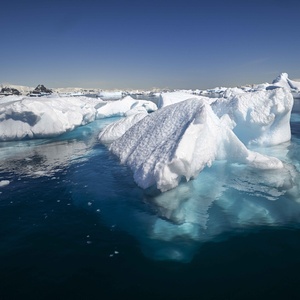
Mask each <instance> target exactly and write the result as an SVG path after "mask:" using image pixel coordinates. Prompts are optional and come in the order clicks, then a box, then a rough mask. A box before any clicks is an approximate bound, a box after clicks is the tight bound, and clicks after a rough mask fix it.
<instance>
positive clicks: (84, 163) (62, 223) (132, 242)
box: [0, 100, 300, 299]
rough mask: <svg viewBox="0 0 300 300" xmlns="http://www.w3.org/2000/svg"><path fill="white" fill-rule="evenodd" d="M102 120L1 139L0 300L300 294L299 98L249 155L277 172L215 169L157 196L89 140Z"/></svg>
mask: <svg viewBox="0 0 300 300" xmlns="http://www.w3.org/2000/svg"><path fill="white" fill-rule="evenodd" d="M296 101H297V100H296ZM113 120H114V119H106V120H101V121H97V122H94V123H93V124H90V125H87V126H85V127H82V128H78V129H76V130H75V131H74V132H71V133H68V134H65V135H63V136H61V137H59V138H55V139H49V140H36V141H23V142H11V143H1V144H0V158H1V160H0V182H1V180H8V181H9V184H7V185H4V183H5V182H3V181H2V184H3V186H1V187H0V299H298V298H299V296H298V295H299V293H300V275H299V269H300V194H299V184H300V181H299V171H300V154H299V153H300V152H299V150H300V105H299V102H296V103H295V106H294V110H293V114H292V119H291V127H292V140H291V142H289V143H285V144H284V145H280V146H276V147H272V148H267V149H260V150H261V151H262V152H264V153H267V154H271V155H275V156H277V157H279V158H281V159H282V160H283V161H284V162H285V169H284V170H281V171H280V172H275V171H272V172H270V171H265V172H257V171H255V170H251V169H249V168H247V167H245V166H240V165H227V164H226V163H225V162H216V163H215V164H214V165H213V166H212V167H211V168H209V169H206V170H205V171H204V172H202V173H201V174H200V176H199V177H198V178H197V179H196V180H193V181H191V182H188V183H182V184H181V185H180V186H179V187H178V188H176V189H174V190H172V191H169V192H167V193H164V194H159V193H157V191H155V190H147V191H143V190H142V189H140V188H138V187H137V186H136V184H135V183H134V181H133V179H132V175H131V172H130V170H128V169H127V168H126V167H125V166H121V165H120V164H119V162H118V160H117V159H116V158H115V157H113V156H112V155H111V154H110V153H109V151H108V150H107V149H106V148H105V147H104V146H102V145H100V144H99V143H98V142H97V134H98V132H99V131H100V130H101V128H103V127H104V126H105V125H106V124H108V123H109V122H112V121H113ZM6 183H8V182H6Z"/></svg>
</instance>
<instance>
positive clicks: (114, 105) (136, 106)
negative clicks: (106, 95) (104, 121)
mask: <svg viewBox="0 0 300 300" xmlns="http://www.w3.org/2000/svg"><path fill="white" fill-rule="evenodd" d="M105 103H106V104H105V105H104V106H101V107H100V108H98V109H97V118H108V117H113V116H120V117H122V116H126V115H131V114H135V113H141V112H152V111H155V110H156V109H157V106H156V105H155V104H154V103H153V102H151V101H146V100H135V99H133V98H132V97H130V96H126V97H125V98H123V99H121V100H116V101H108V102H105Z"/></svg>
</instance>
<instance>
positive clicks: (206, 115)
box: [100, 99, 283, 191]
mask: <svg viewBox="0 0 300 300" xmlns="http://www.w3.org/2000/svg"><path fill="white" fill-rule="evenodd" d="M125 122H126V121H125ZM228 123H230V122H228V118H226V117H224V118H222V119H221V120H220V119H219V118H218V117H217V116H216V114H215V113H214V112H213V110H212V109H211V106H210V105H209V104H208V103H207V101H205V100H203V99H189V100H186V101H182V102H179V103H176V104H173V105H168V106H166V107H164V108H162V109H160V110H158V111H156V112H154V113H152V114H149V115H147V116H145V117H143V118H142V119H141V120H140V121H138V122H137V123H135V124H134V125H133V126H131V127H130V128H129V129H128V130H127V131H126V132H125V133H124V134H123V135H122V136H121V137H119V138H118V139H116V140H115V141H114V142H113V143H112V144H111V145H110V150H111V151H112V152H113V153H114V154H115V155H117V156H118V157H119V158H120V160H121V163H123V164H126V165H128V166H129V167H130V168H131V169H132V171H133V173H134V180H135V181H136V183H137V184H138V185H139V186H140V187H142V188H148V187H151V186H154V185H156V187H157V188H158V189H159V190H161V191H167V190H170V189H172V188H174V187H176V186H177V185H178V184H179V182H180V181H181V180H182V179H185V180H187V181H188V180H190V179H191V178H194V177H196V176H197V175H198V174H199V172H201V171H202V170H203V168H205V167H206V166H211V165H212V163H213V161H214V160H216V159H221V160H227V161H230V162H234V163H243V164H247V165H250V166H251V167H254V168H261V169H277V168H282V167H283V164H282V162H281V161H280V160H278V159H276V158H272V157H267V156H264V155H262V154H259V153H257V152H252V151H250V150H248V149H247V148H246V146H245V145H244V144H243V143H242V142H241V141H240V140H239V139H238V138H237V136H236V135H235V134H234V133H233V132H232V131H231V129H230V128H229V127H228ZM110 136H112V133H110ZM100 138H101V135H100Z"/></svg>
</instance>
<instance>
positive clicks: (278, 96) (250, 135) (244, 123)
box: [212, 88, 294, 146]
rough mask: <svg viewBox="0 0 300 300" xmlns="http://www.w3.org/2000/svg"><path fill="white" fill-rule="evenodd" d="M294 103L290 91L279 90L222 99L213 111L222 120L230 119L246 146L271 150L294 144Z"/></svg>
mask: <svg viewBox="0 0 300 300" xmlns="http://www.w3.org/2000/svg"><path fill="white" fill-rule="evenodd" d="M293 103H294V101H293V96H292V94H291V92H290V91H289V90H287V89H283V88H276V89H273V90H261V91H255V92H244V93H238V94H236V95H234V96H232V97H229V98H220V99H217V100H216V101H215V102H214V103H213V104H212V108H213V110H214V112H215V113H216V114H217V115H218V116H219V117H222V116H224V115H227V116H229V117H230V119H231V120H232V121H233V123H232V124H233V132H234V133H235V134H236V135H237V136H238V138H239V139H240V140H241V141H242V142H243V143H245V144H246V145H247V144H259V145H265V146H270V145H277V144H280V143H283V142H286V141H289V140H290V138H291V129H290V123H289V122H290V117H291V110H292V107H293Z"/></svg>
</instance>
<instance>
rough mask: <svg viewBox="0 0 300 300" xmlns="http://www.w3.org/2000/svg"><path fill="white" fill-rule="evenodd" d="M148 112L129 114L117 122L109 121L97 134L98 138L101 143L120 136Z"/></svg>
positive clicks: (111, 140) (109, 141)
mask: <svg viewBox="0 0 300 300" xmlns="http://www.w3.org/2000/svg"><path fill="white" fill-rule="evenodd" d="M147 115H148V113H146V112H144V113H138V114H134V115H130V116H128V117H127V118H125V119H120V120H118V121H117V122H114V123H111V124H110V125H108V126H107V127H105V129H104V130H103V131H101V132H100V134H99V140H100V141H101V142H102V143H111V142H113V141H114V140H116V139H118V138H119V137H121V136H122V135H123V134H124V133H125V132H126V131H127V130H128V129H129V128H130V127H132V126H133V125H134V124H136V123H137V122H139V121H140V120H141V119H143V118H144V117H145V116H147Z"/></svg>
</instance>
